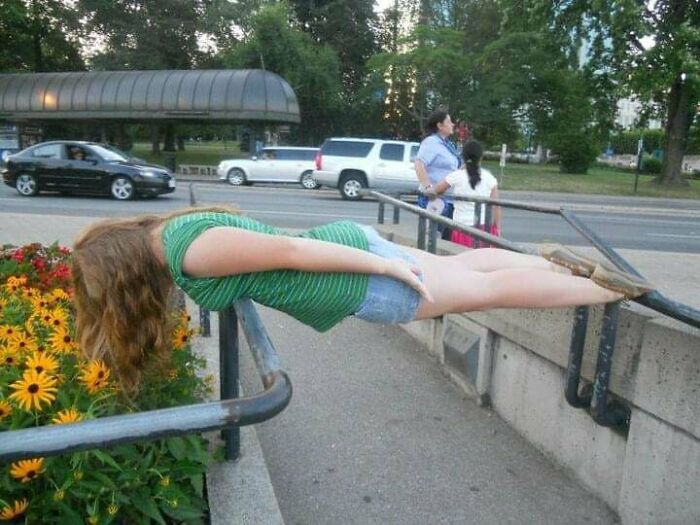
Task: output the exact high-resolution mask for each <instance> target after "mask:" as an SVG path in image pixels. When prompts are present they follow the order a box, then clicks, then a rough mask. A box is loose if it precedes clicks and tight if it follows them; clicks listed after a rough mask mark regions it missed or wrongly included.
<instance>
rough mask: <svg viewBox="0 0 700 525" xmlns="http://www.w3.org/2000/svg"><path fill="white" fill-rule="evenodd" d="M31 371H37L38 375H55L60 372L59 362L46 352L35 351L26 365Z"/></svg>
mask: <svg viewBox="0 0 700 525" xmlns="http://www.w3.org/2000/svg"><path fill="white" fill-rule="evenodd" d="M24 365H25V366H26V367H27V368H28V369H30V370H36V372H37V373H39V374H40V373H41V372H46V373H47V374H53V373H54V372H56V370H58V367H59V363H58V361H57V360H56V359H55V358H54V357H52V356H50V355H49V354H47V353H46V352H43V353H42V352H38V351H35V352H34V353H33V354H32V355H30V356H29V358H28V359H27V362H26V363H25V364H24Z"/></svg>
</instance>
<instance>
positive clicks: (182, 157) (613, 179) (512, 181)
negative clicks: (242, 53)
mask: <svg viewBox="0 0 700 525" xmlns="http://www.w3.org/2000/svg"><path fill="white" fill-rule="evenodd" d="M131 154H132V155H135V156H137V157H141V158H143V159H145V160H147V161H149V162H155V163H158V164H162V163H163V155H162V154H159V155H153V154H152V153H151V145H150V143H136V144H134V148H133V149H132V151H131ZM175 155H176V159H177V163H178V164H200V165H209V166H215V165H217V164H219V162H221V161H222V160H224V159H230V158H245V157H248V156H249V153H246V152H241V151H240V149H239V147H238V142H226V143H224V142H205V143H201V142H187V143H185V151H178V152H176V154H175ZM484 166H485V167H487V168H488V169H490V170H491V172H492V173H493V174H494V175H496V176H497V177H498V179H499V182H500V185H501V188H502V189H504V190H520V191H545V192H556V193H587V194H599V195H623V196H624V195H629V196H635V195H636V196H639V197H666V198H684V199H700V180H690V181H689V182H690V185H689V186H684V187H670V188H669V187H665V186H660V185H658V184H656V183H654V182H653V178H654V177H653V176H652V175H640V176H639V185H638V188H637V193H635V192H634V173H632V172H629V171H624V170H620V169H616V168H609V167H605V166H594V167H592V168H591V169H589V170H588V173H587V174H586V175H571V174H567V173H560V172H559V167H558V166H554V165H540V164H537V165H535V164H508V166H506V168H505V170H504V176H503V179H502V180H501V176H500V173H501V171H500V168H499V166H498V163H497V162H492V161H487V162H485V163H484Z"/></svg>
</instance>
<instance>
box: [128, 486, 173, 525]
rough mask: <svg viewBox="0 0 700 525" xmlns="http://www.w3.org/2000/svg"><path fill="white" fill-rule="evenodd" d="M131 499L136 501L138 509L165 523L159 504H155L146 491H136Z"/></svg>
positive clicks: (162, 524)
mask: <svg viewBox="0 0 700 525" xmlns="http://www.w3.org/2000/svg"><path fill="white" fill-rule="evenodd" d="M131 500H132V501H133V503H134V507H136V509H138V510H139V511H140V512H142V513H143V514H145V515H147V516H148V517H149V518H151V519H153V520H155V521H156V522H158V523H160V524H161V525H165V520H164V519H163V515H162V514H161V513H160V510H159V509H158V506H157V505H156V504H155V502H154V501H153V498H151V495H150V494H148V493H146V492H144V491H139V492H135V493H134V494H132V496H131Z"/></svg>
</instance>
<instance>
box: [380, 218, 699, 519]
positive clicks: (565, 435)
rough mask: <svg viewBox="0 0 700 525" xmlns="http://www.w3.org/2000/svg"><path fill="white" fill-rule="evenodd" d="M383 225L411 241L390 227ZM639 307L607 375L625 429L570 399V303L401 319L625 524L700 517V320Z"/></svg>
mask: <svg viewBox="0 0 700 525" xmlns="http://www.w3.org/2000/svg"><path fill="white" fill-rule="evenodd" d="M377 229H378V230H380V231H381V232H382V233H383V234H385V235H386V236H387V237H388V236H389V235H391V237H392V238H393V240H394V242H399V243H405V244H408V245H413V243H412V242H411V240H409V239H405V238H402V237H401V236H400V235H399V234H398V231H395V230H393V228H392V226H387V225H384V226H382V225H380V226H378V228H377ZM441 246H442V248H441V251H442V252H443V253H458V252H460V251H462V250H463V248H461V247H458V246H454V245H451V243H441ZM636 306H637V305H633V307H632V308H627V307H623V308H622V309H621V311H620V318H619V323H618V331H617V339H616V345H615V351H614V355H613V367H612V371H611V377H610V391H611V393H612V394H613V395H614V396H615V397H617V399H618V400H620V401H621V402H622V403H623V404H625V405H627V406H629V407H630V408H631V410H632V417H631V426H630V430H629V433H628V434H627V435H623V434H620V433H618V432H615V431H613V430H611V429H609V428H606V427H602V426H599V425H597V424H596V423H595V422H594V421H593V419H592V418H591V417H590V416H589V415H588V413H587V410H584V409H576V408H573V407H571V406H569V405H568V403H567V402H566V400H565V398H564V386H565V383H566V366H567V362H568V357H569V346H570V341H571V334H572V329H573V319H574V312H573V308H561V309H549V310H494V311H490V312H473V313H469V314H464V315H448V316H445V317H444V318H442V319H434V320H428V321H418V322H413V323H409V324H407V325H404V328H405V329H406V330H407V331H408V332H409V333H410V334H411V335H412V336H413V337H415V338H416V339H418V340H419V341H420V342H421V343H422V344H423V345H424V347H425V348H426V350H427V351H428V352H429V353H430V354H431V355H433V356H435V358H436V359H437V360H438V361H439V362H440V363H442V365H443V367H444V371H445V374H446V375H447V376H448V377H450V378H451V379H452V380H453V381H454V382H455V383H456V384H457V385H459V386H460V387H461V388H462V390H463V391H464V392H465V393H466V394H467V395H468V396H470V397H472V398H475V399H476V400H477V401H478V402H479V403H481V404H485V403H488V402H490V404H491V406H492V408H493V409H494V410H495V411H496V413H498V414H499V415H500V416H501V417H502V418H503V419H505V420H506V421H507V422H508V423H509V424H510V425H511V426H512V427H513V428H514V429H516V430H517V431H518V432H519V433H520V434H522V435H523V436H524V437H525V438H526V439H527V440H528V441H530V442H531V443H532V444H533V445H535V446H536V447H538V448H539V449H540V450H542V451H543V452H544V453H545V454H546V455H547V456H548V457H550V458H551V459H552V460H553V461H555V462H556V463H558V464H559V465H561V466H562V467H564V468H565V469H567V470H569V471H570V472H571V473H572V475H573V476H574V477H576V478H577V479H578V480H579V481H580V482H581V483H582V484H583V485H584V486H586V487H587V488H588V489H589V490H590V491H591V492H593V493H594V494H596V495H597V496H599V497H600V498H601V499H603V500H604V501H605V502H606V503H607V504H609V505H610V506H611V507H612V508H613V509H615V510H616V511H617V512H618V513H619V514H620V516H621V518H622V520H623V522H624V523H629V524H635V525H636V524H645V523H649V524H651V523H678V524H681V523H683V524H685V523H700V498H698V497H697V495H698V494H700V470H699V469H698V465H700V330H697V329H694V328H691V327H688V326H686V325H683V324H682V323H679V322H677V321H674V320H672V319H667V318H665V317H663V316H661V315H660V314H656V312H653V311H651V310H646V309H644V310H642V311H640V310H641V308H637V307H636ZM602 313H603V308H602V306H600V307H593V308H591V311H590V315H589V322H588V330H587V334H586V345H585V351H584V360H583V365H582V372H581V376H582V379H583V382H584V383H585V382H586V381H588V382H591V381H593V378H594V374H595V365H596V360H597V355H598V345H599V338H600V328H601V320H602ZM438 327H439V328H438Z"/></svg>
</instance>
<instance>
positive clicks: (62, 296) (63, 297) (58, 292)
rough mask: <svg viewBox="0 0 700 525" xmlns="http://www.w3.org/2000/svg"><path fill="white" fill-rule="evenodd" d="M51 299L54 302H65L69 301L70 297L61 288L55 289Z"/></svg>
mask: <svg viewBox="0 0 700 525" xmlns="http://www.w3.org/2000/svg"><path fill="white" fill-rule="evenodd" d="M51 297H52V298H53V299H54V300H56V301H67V300H69V299H70V295H68V293H67V292H66V291H65V290H64V289H62V288H55V289H54V290H53V291H52V292H51Z"/></svg>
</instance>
